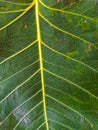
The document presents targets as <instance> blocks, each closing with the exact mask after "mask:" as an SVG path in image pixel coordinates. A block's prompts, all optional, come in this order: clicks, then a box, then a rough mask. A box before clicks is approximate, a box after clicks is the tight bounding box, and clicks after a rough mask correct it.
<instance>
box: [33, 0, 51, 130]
mask: <svg viewBox="0 0 98 130" xmlns="http://www.w3.org/2000/svg"><path fill="white" fill-rule="evenodd" d="M35 9H36V24H37V37H38V47H39V60H40V70H41V81H42V96H43V108H44V116H45V123H46V130H49V126H48V117H47V111H46V97H45V83H44V67H43V59H42V57H43V54H42V43H41V32H40V19H39V0H36V5H35Z"/></svg>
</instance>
